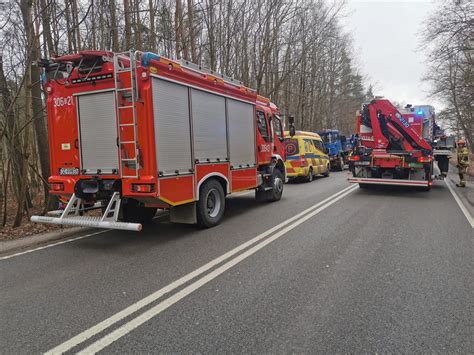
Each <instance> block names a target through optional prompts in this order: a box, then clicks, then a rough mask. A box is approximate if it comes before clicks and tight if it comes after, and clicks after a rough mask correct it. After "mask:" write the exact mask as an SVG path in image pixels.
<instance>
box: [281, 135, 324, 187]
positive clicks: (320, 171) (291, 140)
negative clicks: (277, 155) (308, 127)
mask: <svg viewBox="0 0 474 355" xmlns="http://www.w3.org/2000/svg"><path fill="white" fill-rule="evenodd" d="M284 144H285V151H286V161H285V167H286V172H287V176H288V179H289V180H294V179H297V178H300V179H303V180H304V181H307V182H310V181H313V177H314V176H315V175H323V176H329V171H330V166H329V157H328V155H327V154H326V149H325V148H324V144H323V141H322V139H321V137H320V136H319V134H317V133H313V132H305V131H296V134H295V135H294V136H293V137H290V134H289V132H285V140H284Z"/></svg>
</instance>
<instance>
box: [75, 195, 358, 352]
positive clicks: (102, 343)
mask: <svg viewBox="0 0 474 355" xmlns="http://www.w3.org/2000/svg"><path fill="white" fill-rule="evenodd" d="M356 188H357V187H356ZM354 190H355V189H351V190H349V191H346V192H345V193H343V194H342V195H339V196H338V197H336V198H335V199H333V200H331V201H329V202H328V203H326V204H324V205H322V206H321V207H319V208H318V209H316V210H315V211H313V212H311V213H308V214H307V215H305V216H303V217H301V218H300V219H298V220H297V221H296V222H294V223H292V224H290V225H289V226H286V227H285V228H283V229H282V230H280V231H279V232H277V233H275V234H274V235H272V236H271V237H269V238H267V239H265V240H263V241H262V242H260V243H258V244H257V245H255V246H253V247H252V248H250V249H248V250H247V251H245V252H244V253H242V254H240V255H238V256H236V257H235V258H233V259H231V260H229V261H228V262H226V263H225V264H224V265H222V266H220V267H218V268H217V269H215V270H213V271H212V272H210V273H209V274H206V275H205V276H203V277H202V278H200V279H198V280H197V281H195V282H194V283H192V284H191V285H189V286H187V287H185V288H184V289H182V290H181V291H179V292H177V293H176V294H174V295H173V296H171V297H169V298H167V299H165V300H163V301H162V302H160V303H159V304H157V305H156V306H154V307H152V308H150V309H149V310H148V311H146V312H144V313H142V314H140V315H139V316H138V317H136V318H134V319H132V320H131V321H129V322H127V323H125V324H124V325H122V326H121V327H119V328H117V329H116V330H114V331H113V332H111V333H109V334H107V335H106V336H104V337H103V338H101V339H99V340H97V341H96V342H94V343H93V344H91V345H90V346H88V347H87V348H85V349H84V350H82V351H80V352H79V354H95V353H97V352H99V351H101V350H102V349H104V348H105V347H107V346H109V345H110V344H112V343H113V342H115V341H116V340H118V339H120V338H121V337H123V336H125V335H127V334H128V333H130V332H131V331H132V330H134V329H135V328H137V327H139V326H140V325H142V324H143V323H145V322H147V321H148V320H150V319H151V318H153V317H155V316H157V315H158V314H160V313H161V312H163V311H164V310H165V309H167V308H169V307H170V306H172V305H173V304H175V303H177V302H178V301H180V300H181V299H183V298H184V297H186V296H188V295H189V294H191V293H192V292H194V291H196V290H197V289H199V288H201V287H202V286H204V285H205V284H207V283H208V282H210V281H211V280H213V279H215V278H216V277H217V276H219V275H221V274H223V273H224V272H226V271H227V270H229V269H230V268H232V267H233V266H235V265H237V264H238V263H240V262H241V261H243V260H245V259H247V258H248V257H250V256H251V255H253V254H255V253H256V252H257V251H259V250H260V249H262V248H264V247H265V246H267V245H268V244H270V243H272V242H273V241H275V240H277V239H278V238H280V237H281V236H283V235H285V234H286V233H288V232H289V231H291V230H292V229H294V228H296V227H297V226H299V225H301V224H303V223H304V222H306V221H307V220H308V219H310V218H312V217H314V216H315V215H317V214H318V213H320V212H321V211H323V210H325V209H326V208H328V207H329V206H331V205H332V204H334V203H336V202H337V201H339V200H340V199H342V198H344V197H345V196H346V195H348V194H350V193H351V192H352V191H354Z"/></svg>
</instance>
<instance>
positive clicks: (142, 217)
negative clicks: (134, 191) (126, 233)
mask: <svg viewBox="0 0 474 355" xmlns="http://www.w3.org/2000/svg"><path fill="white" fill-rule="evenodd" d="M155 214H156V208H154V207H143V206H138V202H137V201H136V200H128V202H127V203H126V204H124V205H122V220H123V221H124V222H130V223H142V224H144V223H149V222H150V221H151V220H152V218H153V217H155Z"/></svg>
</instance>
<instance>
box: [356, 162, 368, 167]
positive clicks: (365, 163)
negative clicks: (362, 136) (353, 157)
mask: <svg viewBox="0 0 474 355" xmlns="http://www.w3.org/2000/svg"><path fill="white" fill-rule="evenodd" d="M354 165H363V166H367V165H370V161H356V162H354Z"/></svg>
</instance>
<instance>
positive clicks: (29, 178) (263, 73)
mask: <svg viewBox="0 0 474 355" xmlns="http://www.w3.org/2000/svg"><path fill="white" fill-rule="evenodd" d="M464 3H469V1H465V2H463V1H456V2H455V1H452V2H451V1H450V2H449V4H450V6H451V8H452V9H453V11H457V10H456V9H457V8H459V7H461V8H464V9H466V6H465V4H464ZM459 4H460V5H459ZM345 10H346V4H345V2H344V1H324V0H221V1H219V0H148V1H147V0H0V136H1V145H0V150H1V151H0V174H1V177H0V184H1V185H0V219H1V223H2V226H3V227H5V226H10V227H18V226H20V225H21V224H22V222H25V221H27V220H28V217H29V216H30V215H31V214H32V210H35V212H36V213H41V212H45V211H46V210H47V209H51V208H55V207H56V206H55V205H56V202H55V201H54V199H53V198H50V196H48V183H47V178H48V176H49V173H50V168H49V148H48V134H47V120H46V115H47V113H46V109H45V100H46V95H45V92H43V88H42V83H41V68H40V67H39V66H38V65H37V62H38V60H39V59H41V58H51V57H54V56H59V55H64V54H68V53H74V52H78V51H81V50H85V49H105V50H111V51H115V52H121V51H126V50H129V49H134V50H141V51H152V52H156V53H159V54H161V55H164V56H167V57H170V58H175V59H181V58H182V59H186V60H189V61H191V62H194V63H198V64H200V65H203V66H206V67H208V68H210V69H212V70H214V71H217V72H220V73H223V74H226V75H228V76H232V77H234V78H237V79H239V80H241V81H243V82H244V84H245V85H247V86H249V87H252V88H255V89H256V90H257V91H258V92H259V94H261V95H263V96H267V97H269V98H270V99H271V100H272V101H273V102H275V103H276V104H277V105H278V106H279V107H280V109H281V111H282V112H283V113H284V114H285V115H286V116H288V115H290V114H291V115H294V116H295V119H296V121H295V123H296V126H297V128H298V129H301V130H315V129H321V128H337V129H340V130H342V131H343V132H344V133H346V134H350V133H351V132H352V131H353V128H354V116H355V111H356V110H358V109H359V108H360V106H361V104H362V103H363V102H364V101H365V100H367V98H368V97H371V96H372V91H371V87H366V86H365V80H364V74H363V73H361V71H360V69H359V68H358V66H357V64H356V63H357V58H356V54H355V51H354V48H353V47H352V39H351V36H350V34H349V33H346V32H345V31H344V30H343V26H342V23H343V21H344V18H345V16H347V13H346V11H345ZM440 11H441V9H440ZM466 11H467V10H466ZM453 16H454V15H453ZM446 21H449V19H448V18H446ZM471 21H472V18H471ZM471 25H472V22H471ZM439 27H440V31H441V32H440V33H439V34H438V35H437V37H436V38H431V37H430V36H434V34H432V33H431V32H430V31H427V34H426V35H425V39H426V42H427V43H428V45H429V46H430V50H431V51H433V60H431V62H430V63H431V65H433V70H434V71H435V72H436V75H439V76H441V75H442V76H443V78H442V79H443V80H445V82H443V84H442V87H441V88H439V89H436V93H435V94H436V95H444V97H443V98H444V99H446V98H448V99H447V100H445V101H447V102H448V106H447V109H446V110H445V112H444V113H443V114H444V115H445V117H446V118H447V119H448V120H450V122H451V123H452V125H453V126H456V125H457V126H456V127H458V128H460V129H462V130H463V131H464V132H471V135H470V136H469V138H468V140H469V142H470V143H471V146H472V128H473V125H472V101H471V102H470V105H471V106H470V107H471V109H470V108H469V106H466V105H469V102H468V101H469V92H467V93H463V96H462V98H460V97H456V99H455V100H451V101H449V98H450V97H452V95H453V93H454V92H453V85H454V88H455V89H454V90H456V88H457V85H458V84H457V83H452V80H454V79H456V78H458V77H460V78H467V79H466V80H471V84H470V85H471V91H470V95H471V96H470V99H471V100H472V61H471V62H470V63H471V66H470V68H471V69H469V68H468V67H467V69H466V66H463V68H464V69H463V70H468V71H469V70H470V72H468V73H466V72H464V71H463V72H459V73H458V74H456V78H454V79H453V77H452V74H451V72H449V70H450V68H455V69H456V70H459V71H460V70H461V69H459V68H458V66H454V64H453V66H451V67H446V68H445V66H446V64H443V63H444V62H443V63H441V64H440V66H442V67H443V68H445V70H444V69H443V70H444V71H443V72H441V71H437V69H436V59H437V57H436V53H435V52H434V51H435V50H436V49H437V48H438V47H439V46H440V45H435V46H433V45H432V44H433V43H434V42H435V41H439V42H442V37H443V36H448V35H449V34H447V33H445V32H443V31H447V30H449V31H452V32H455V31H457V30H458V28H457V27H455V26H454V27H452V28H449V29H448V27H447V26H446V25H439ZM463 31H466V29H465V28H463ZM463 33H465V32H463ZM471 35H472V27H471ZM471 43H472V42H471ZM446 50H448V49H446ZM458 52H459V51H458ZM462 53H463V52H462V51H460V52H459V54H458V57H459V58H460V59H459V58H458V59H459V60H462V61H466V59H465V58H464V57H463V54H462ZM470 53H472V49H471V52H470ZM455 59H456V58H453V60H455ZM468 60H471V58H470V57H469V59H468ZM448 72H449V73H448ZM433 79H434V77H433ZM450 80H451V81H450ZM436 82H438V81H436ZM440 85H441V84H440ZM456 94H457V93H456ZM466 95H467V98H466ZM466 100H467V101H466ZM466 115H467V116H468V117H467V119H465V116H466Z"/></svg>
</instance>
